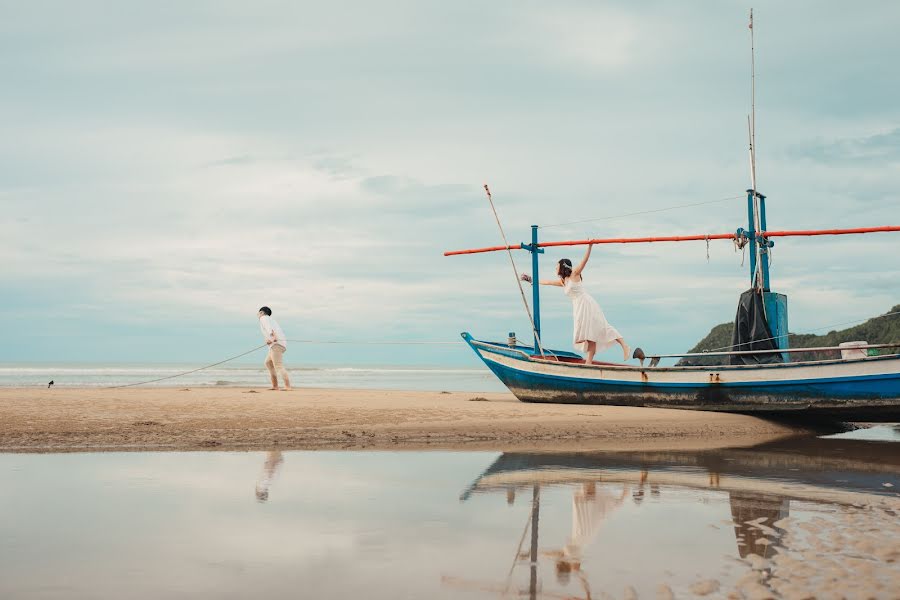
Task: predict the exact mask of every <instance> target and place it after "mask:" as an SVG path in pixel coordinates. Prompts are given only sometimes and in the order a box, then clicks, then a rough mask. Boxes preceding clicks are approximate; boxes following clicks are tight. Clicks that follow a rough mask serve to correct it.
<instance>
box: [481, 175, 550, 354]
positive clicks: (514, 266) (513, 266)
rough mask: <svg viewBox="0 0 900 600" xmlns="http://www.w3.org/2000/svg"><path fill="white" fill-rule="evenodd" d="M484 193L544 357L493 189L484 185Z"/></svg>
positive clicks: (539, 349) (536, 283)
mask: <svg viewBox="0 0 900 600" xmlns="http://www.w3.org/2000/svg"><path fill="white" fill-rule="evenodd" d="M484 191H485V193H486V194H487V199H488V202H490V204H491V210H492V211H493V212H494V219H496V221H497V227H498V228H499V229H500V235H501V236H502V237H503V245H504V246H506V253H507V254H509V264H511V265H512V269H513V273H514V274H515V276H516V284H517V285H518V286H519V293H520V294H521V295H522V304H524V305H525V312H526V313H528V322H529V323H531V331H532V332H534V341H535V343H536V344H537V347H538V351H539V352H540V353H541V356H544V345H543V344H541V336H540V334H539V333H538V330H537V326H536V325H535V324H534V317H532V316H531V308H530V307H529V306H528V300H527V299H526V298H525V289H524V288H523V287H522V280H521V279H520V278H519V270H518V269H516V261H515V260H513V255H512V250H510V246H509V242H508V241H507V240H506V233H504V231H503V225H501V224H500V217H499V216H498V215H497V208H496V207H495V206H494V199H493V198H492V197H491V189H490V188H489V187H488V186H487V184H484ZM532 285H538V282H537V281H535V282H533V283H532Z"/></svg>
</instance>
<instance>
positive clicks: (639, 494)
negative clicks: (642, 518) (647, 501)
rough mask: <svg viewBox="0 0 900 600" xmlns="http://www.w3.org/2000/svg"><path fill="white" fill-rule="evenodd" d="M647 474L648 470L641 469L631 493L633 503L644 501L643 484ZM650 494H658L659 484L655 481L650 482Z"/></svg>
mask: <svg viewBox="0 0 900 600" xmlns="http://www.w3.org/2000/svg"><path fill="white" fill-rule="evenodd" d="M648 476H649V472H648V471H647V469H641V476H640V479H639V480H638V487H637V489H636V490H634V491H633V492H632V493H631V499H632V501H634V503H635V504H640V503H641V502H643V501H644V486H645V485H646V484H647V477H648ZM650 495H651V496H653V497H654V498H656V497H658V496H659V485H657V484H655V483H651V484H650Z"/></svg>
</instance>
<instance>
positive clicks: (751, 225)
mask: <svg viewBox="0 0 900 600" xmlns="http://www.w3.org/2000/svg"><path fill="white" fill-rule="evenodd" d="M754 196H756V190H753V189H750V190H747V227H748V229H749V231H748V232H747V238H748V239H749V240H750V287H751V288H752V287H756V218H755V215H754V213H755V211H754V210H753V209H754V206H753V205H754V202H753V200H754Z"/></svg>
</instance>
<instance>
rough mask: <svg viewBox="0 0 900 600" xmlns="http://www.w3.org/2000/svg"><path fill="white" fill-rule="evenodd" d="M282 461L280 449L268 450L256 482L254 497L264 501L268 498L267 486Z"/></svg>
mask: <svg viewBox="0 0 900 600" xmlns="http://www.w3.org/2000/svg"><path fill="white" fill-rule="evenodd" d="M283 462H284V457H283V456H282V455H281V450H270V451H269V452H267V453H266V462H265V464H264V465H263V470H262V473H260V475H259V480H258V481H257V482H256V499H257V500H258V501H260V502H265V501H266V500H268V499H269V487H271V485H272V481H273V480H274V479H275V475H276V474H277V473H278V467H279V466H280V465H281V463H283Z"/></svg>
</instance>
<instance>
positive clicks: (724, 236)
mask: <svg viewBox="0 0 900 600" xmlns="http://www.w3.org/2000/svg"><path fill="white" fill-rule="evenodd" d="M887 231H900V225H886V226H884V227H855V228H852V229H806V230H803V229H800V230H794V231H761V232H759V233H758V236H759V237H761V238H770V237H796V236H816V235H850V234H856V233H880V232H887ZM706 240H737V241H740V240H739V239H738V235H737V234H736V233H711V234H709V235H668V236H656V237H633V238H598V239H587V240H566V241H561V242H541V243H539V244H538V247H539V248H551V247H553V246H586V245H588V244H645V243H654V242H703V241H706ZM522 249H526V248H523V245H522V244H519V245H517V246H489V247H487V248H471V249H468V250H448V251H447V252H444V256H456V255H459V254H479V253H481V252H498V251H500V250H522Z"/></svg>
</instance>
